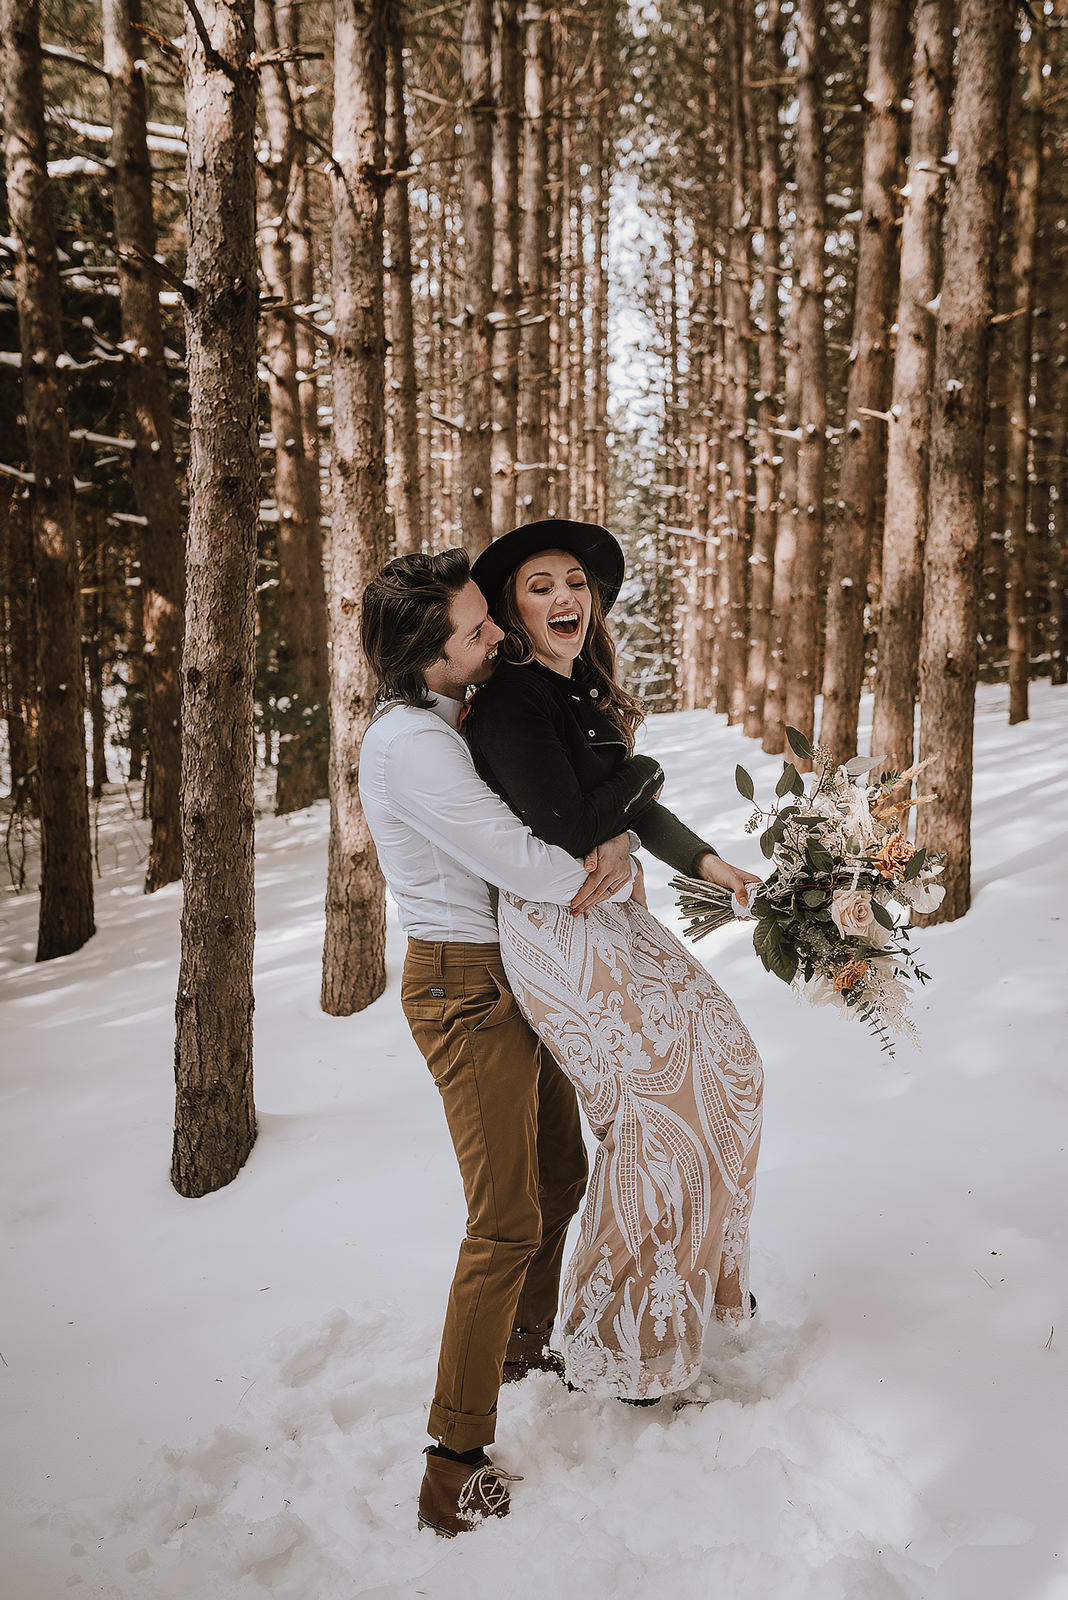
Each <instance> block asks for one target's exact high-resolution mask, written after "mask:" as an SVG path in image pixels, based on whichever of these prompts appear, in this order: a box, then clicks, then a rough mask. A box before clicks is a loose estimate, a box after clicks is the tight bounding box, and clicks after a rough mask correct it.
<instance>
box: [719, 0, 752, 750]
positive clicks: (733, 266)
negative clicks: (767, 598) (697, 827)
mask: <svg viewBox="0 0 1068 1600" xmlns="http://www.w3.org/2000/svg"><path fill="white" fill-rule="evenodd" d="M743 11H744V0H730V3H729V5H728V8H727V19H726V22H727V26H726V38H727V50H726V71H727V102H728V113H729V140H728V156H727V181H728V182H729V184H730V227H729V231H728V235H727V261H726V264H725V265H726V281H725V284H724V296H723V299H724V309H725V313H726V327H725V329H724V364H725V367H726V379H727V404H728V411H729V420H730V431H729V434H728V441H727V465H728V470H729V473H730V489H729V490H728V494H727V501H728V506H729V509H730V534H729V539H728V545H727V551H728V554H727V567H728V583H729V592H730V601H729V607H730V612H729V620H728V622H727V626H726V630H725V637H724V649H723V671H724V673H725V675H726V678H727V686H728V687H727V693H728V720H729V721H730V722H732V723H733V722H741V721H742V719H743V717H744V715H745V680H746V634H747V628H746V615H747V605H746V575H747V570H748V568H747V558H748V551H749V515H748V508H749V481H748V479H749V446H748V441H747V438H746V428H747V423H748V418H749V343H750V327H749V208H748V195H747V192H746V162H745V156H746V141H747V135H748V129H747V120H748V119H747V115H746V113H747V111H748V105H747V96H746V93H745V90H744V83H745V79H746V70H745V66H746V63H745V54H746V52H745V50H744V26H745V25H744V16H743Z"/></svg>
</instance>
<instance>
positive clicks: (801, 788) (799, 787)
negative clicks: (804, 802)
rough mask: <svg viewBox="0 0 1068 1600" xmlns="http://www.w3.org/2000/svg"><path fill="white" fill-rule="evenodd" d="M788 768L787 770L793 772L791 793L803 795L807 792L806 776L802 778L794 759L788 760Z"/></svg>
mask: <svg viewBox="0 0 1068 1600" xmlns="http://www.w3.org/2000/svg"><path fill="white" fill-rule="evenodd" d="M786 770H787V772H790V773H792V774H793V776H792V777H791V779H790V793H791V794H796V795H803V794H804V792H805V780H804V778H802V776H801V774H800V773H799V772H798V770H797V768H796V767H795V766H794V764H793V762H792V761H788V762H787V763H786Z"/></svg>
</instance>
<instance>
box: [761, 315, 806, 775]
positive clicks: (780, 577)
mask: <svg viewBox="0 0 1068 1600" xmlns="http://www.w3.org/2000/svg"><path fill="white" fill-rule="evenodd" d="M797 309H798V302H797V299H796V298H795V300H794V304H793V307H792V308H791V318H790V328H789V331H788V334H787V337H786V340H785V345H786V377H785V385H784V393H783V415H782V426H783V434H782V437H781V439H780V443H781V449H782V469H781V471H782V477H781V480H780V483H781V487H780V491H779V507H778V515H777V517H776V519H775V561H774V570H773V574H772V590H771V621H770V626H769V630H768V631H769V648H768V672H767V679H766V681H765V685H764V737H763V739H762V741H761V748H762V749H763V750H764V752H765V754H767V755H769V756H777V755H781V754H782V753H783V751H784V750H785V749H786V684H787V678H786V640H787V633H788V630H789V625H790V605H791V598H792V595H793V582H794V555H795V553H796V550H797V445H798V435H799V434H800V431H801V426H800V424H801V356H800V352H799V350H798V347H797Z"/></svg>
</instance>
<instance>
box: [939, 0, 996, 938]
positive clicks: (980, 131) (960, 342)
mask: <svg viewBox="0 0 1068 1600" xmlns="http://www.w3.org/2000/svg"><path fill="white" fill-rule="evenodd" d="M1012 42H1013V16H1012V12H1011V11H1010V10H1009V9H1008V8H1007V7H1005V8H1001V7H991V6H989V5H988V4H987V3H986V0H962V4H961V11H960V44H959V61H960V77H959V81H958V85H957V95H956V103H955V105H954V110H953V124H952V134H951V141H952V145H953V148H954V149H955V150H956V151H957V163H956V168H955V175H954V178H953V179H952V180H951V181H950V183H949V197H948V204H947V207H946V233H945V273H944V276H943V280H942V295H941V302H940V305H939V310H938V341H937V346H936V354H935V375H934V384H933V386H932V395H933V400H932V417H931V471H930V490H929V494H928V509H927V544H926V549H925V552H924V593H925V595H926V596H927V603H926V605H925V607H924V616H923V636H922V640H921V644H920V755H921V757H922V758H924V759H926V758H928V757H930V759H931V765H930V767H929V768H928V769H927V771H926V772H925V774H924V778H923V787H924V790H925V791H927V792H928V793H933V794H934V795H935V796H936V799H935V801H934V802H933V803H932V804H930V805H926V806H922V807H921V808H920V809H919V816H918V820H917V827H916V837H917V841H918V843H919V844H921V845H923V846H925V847H926V848H927V849H928V850H944V851H945V852H946V867H945V872H944V873H943V875H942V879H941V881H942V883H943V884H944V885H945V887H946V897H945V899H944V901H943V902H942V905H941V907H940V908H939V910H938V911H937V912H935V913H933V914H932V915H933V919H934V920H937V921H939V922H952V921H954V920H955V919H956V918H957V917H961V916H963V915H964V913H965V912H966V911H967V909H968V906H969V904H970V902H971V810H972V741H973V732H974V725H975V683H976V674H977V665H978V662H977V655H976V641H975V635H976V625H977V621H978V580H979V553H980V545H981V535H982V516H983V428H984V423H985V420H986V405H987V386H986V379H987V354H988V350H989V338H990V317H991V315H992V313H993V309H994V259H995V253H996V250H997V239H998V218H999V215H1000V208H1001V198H1002V191H1003V187H1004V182H1005V146H1006V135H1005V115H1006V107H1007V105H1008V98H1009V85H1010V79H1011V72H1012V62H1013V59H1014V52H1013V49H1012Z"/></svg>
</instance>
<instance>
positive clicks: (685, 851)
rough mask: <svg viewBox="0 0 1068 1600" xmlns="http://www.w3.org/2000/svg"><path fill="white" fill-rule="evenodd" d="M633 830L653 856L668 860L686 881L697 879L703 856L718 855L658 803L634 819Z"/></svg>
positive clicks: (654, 802)
mask: <svg viewBox="0 0 1068 1600" xmlns="http://www.w3.org/2000/svg"><path fill="white" fill-rule="evenodd" d="M631 827H632V828H633V829H634V832H635V833H636V834H637V835H638V838H639V839H640V840H641V842H642V844H643V846H644V847H645V849H646V850H648V851H649V854H650V855H654V856H656V858H657V860H658V861H665V862H666V863H667V865H668V866H669V867H673V868H674V870H675V871H676V872H681V873H682V874H683V876H684V877H687V878H693V877H696V876H697V861H698V859H699V858H700V857H701V856H705V855H713V856H714V855H715V854H716V852H715V851H714V850H713V849H712V846H711V845H710V844H708V843H707V842H706V841H705V840H704V839H702V838H700V837H699V836H698V835H697V834H696V833H694V831H693V829H692V828H688V827H687V826H686V824H685V822H680V820H679V818H678V817H677V816H676V815H675V813H674V812H673V811H669V810H668V808H667V806H662V805H661V804H660V802H659V801H658V800H654V801H653V803H652V805H650V806H647V807H646V809H645V810H644V811H643V812H642V813H641V815H640V816H638V817H635V818H634V820H633V821H632V823H631Z"/></svg>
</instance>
